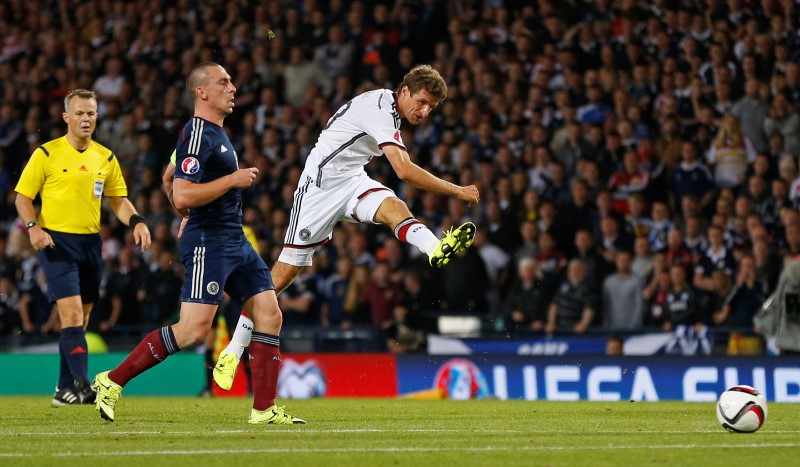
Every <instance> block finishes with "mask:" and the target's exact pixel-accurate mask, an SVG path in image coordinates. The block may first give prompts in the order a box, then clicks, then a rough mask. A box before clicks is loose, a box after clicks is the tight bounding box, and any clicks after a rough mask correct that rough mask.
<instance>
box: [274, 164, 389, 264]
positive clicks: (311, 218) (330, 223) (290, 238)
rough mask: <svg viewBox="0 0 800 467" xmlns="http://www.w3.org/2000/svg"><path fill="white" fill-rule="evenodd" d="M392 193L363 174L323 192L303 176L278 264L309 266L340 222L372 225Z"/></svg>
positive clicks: (295, 197) (310, 179) (296, 191)
mask: <svg viewBox="0 0 800 467" xmlns="http://www.w3.org/2000/svg"><path fill="white" fill-rule="evenodd" d="M396 197H397V195H395V193H394V191H392V190H390V189H389V188H386V187H385V186H383V185H382V184H380V183H378V182H376V181H375V180H373V179H371V178H369V177H368V176H367V174H366V173H364V174H363V175H362V176H359V177H358V178H356V179H354V180H353V181H352V182H349V183H348V182H345V183H341V184H339V185H336V186H333V187H328V188H325V189H322V188H320V187H318V186H317V185H316V184H315V183H314V178H313V177H311V176H309V175H307V174H305V173H304V174H303V175H302V176H301V177H300V183H298V186H297V190H295V192H294V203H293V204H292V212H291V214H289V227H288V228H287V229H286V237H285V238H284V244H283V250H282V251H281V254H280V256H279V257H278V261H280V262H282V263H286V264H291V265H293V266H311V258H312V257H313V256H314V250H315V249H316V248H317V247H318V246H320V245H323V244H325V243H327V242H328V241H329V240H330V239H331V236H332V232H333V228H334V227H335V226H336V223H337V222H339V221H346V222H363V223H371V224H374V223H375V220H374V218H375V213H376V212H378V208H379V207H380V205H381V203H383V201H384V200H385V199H386V198H396Z"/></svg>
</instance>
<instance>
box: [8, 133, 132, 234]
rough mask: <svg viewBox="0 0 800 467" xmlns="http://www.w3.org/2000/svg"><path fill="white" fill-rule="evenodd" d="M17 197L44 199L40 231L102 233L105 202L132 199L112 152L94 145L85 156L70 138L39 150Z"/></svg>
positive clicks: (25, 170)
mask: <svg viewBox="0 0 800 467" xmlns="http://www.w3.org/2000/svg"><path fill="white" fill-rule="evenodd" d="M15 191H16V192H17V193H19V194H22V195H25V196H27V197H28V198H30V199H35V198H36V195H37V194H39V195H41V197H42V212H41V214H40V215H39V225H40V226H42V228H46V229H50V230H54V231H56V232H64V233H74V234H92V233H97V232H100V204H101V202H102V198H103V196H128V187H127V186H126V185H125V180H124V179H123V178H122V171H121V170H120V167H119V161H118V160H117V158H116V156H115V155H114V153H112V152H111V150H110V149H108V148H106V147H104V146H103V145H101V144H99V143H97V142H96V141H92V142H91V143H89V147H88V148H86V150H85V151H83V152H80V151H78V150H77V149H75V148H74V147H72V145H70V144H69V142H68V141H67V138H66V136H62V137H61V138H58V139H54V140H52V141H48V142H47V143H45V144H43V145H42V146H39V147H38V148H37V149H36V150H35V151H33V154H32V155H31V159H30V160H29V161H28V164H27V165H26V166H25V168H24V169H23V170H22V175H21V176H20V177H19V183H17V187H16V188H15Z"/></svg>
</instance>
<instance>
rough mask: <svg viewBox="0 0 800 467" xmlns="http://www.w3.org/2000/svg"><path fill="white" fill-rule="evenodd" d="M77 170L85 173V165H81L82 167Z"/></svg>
mask: <svg viewBox="0 0 800 467" xmlns="http://www.w3.org/2000/svg"><path fill="white" fill-rule="evenodd" d="M78 170H80V171H81V172H86V166H85V165H82V166H81V168H80V169H78Z"/></svg>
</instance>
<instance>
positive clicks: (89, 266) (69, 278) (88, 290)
mask: <svg viewBox="0 0 800 467" xmlns="http://www.w3.org/2000/svg"><path fill="white" fill-rule="evenodd" d="M47 233H49V234H50V236H51V237H52V238H53V243H55V246H54V247H53V248H45V249H43V250H40V251H39V262H40V263H41V264H42V269H43V270H44V276H45V278H47V298H48V299H49V300H50V301H51V302H55V301H56V300H59V299H62V298H65V297H72V296H74V295H80V296H81V301H82V302H83V304H84V305H86V304H87V303H96V302H97V298H98V296H99V295H100V278H101V277H103V258H102V253H101V252H102V241H101V240H100V234H71V233H64V232H54V231H52V230H48V231H47Z"/></svg>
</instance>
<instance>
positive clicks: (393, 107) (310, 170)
mask: <svg viewBox="0 0 800 467" xmlns="http://www.w3.org/2000/svg"><path fill="white" fill-rule="evenodd" d="M390 144H391V145H394V146H397V147H399V148H402V149H403V150H405V149H406V147H405V145H404V144H403V140H402V137H401V136H400V114H399V113H398V112H397V103H396V101H395V97H394V93H393V92H392V91H390V90H388V89H379V90H375V91H368V92H365V93H363V94H361V95H359V96H356V97H354V98H353V99H352V100H351V101H350V102H348V103H346V104H345V105H343V106H342V107H341V108H340V109H339V110H338V111H337V112H336V114H335V115H334V116H333V117H331V118H330V120H328V124H327V125H326V126H325V129H324V130H322V133H321V134H320V135H319V139H318V140H317V144H316V145H315V146H314V149H312V150H311V154H309V156H308V159H307V160H306V166H305V170H304V171H305V173H306V175H308V176H310V177H312V180H313V181H314V184H315V185H316V186H317V187H319V188H323V189H324V188H328V187H333V186H336V185H339V184H341V183H343V182H348V181H349V182H355V181H357V180H360V179H361V178H362V177H364V176H366V172H365V171H364V166H365V165H367V163H368V162H369V161H370V159H372V158H373V157H375V156H380V155H382V154H383V151H382V148H383V147H384V146H386V145H390Z"/></svg>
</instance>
